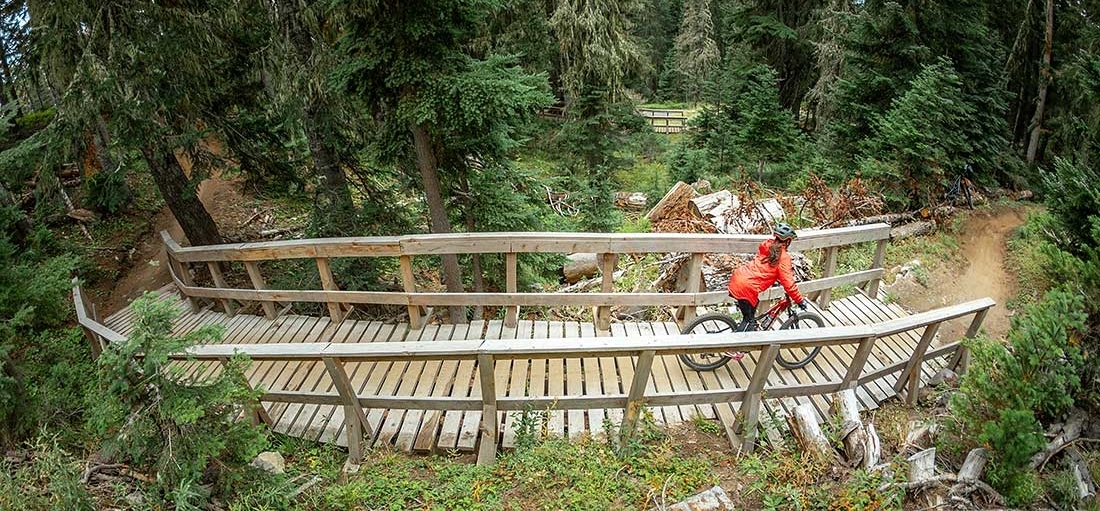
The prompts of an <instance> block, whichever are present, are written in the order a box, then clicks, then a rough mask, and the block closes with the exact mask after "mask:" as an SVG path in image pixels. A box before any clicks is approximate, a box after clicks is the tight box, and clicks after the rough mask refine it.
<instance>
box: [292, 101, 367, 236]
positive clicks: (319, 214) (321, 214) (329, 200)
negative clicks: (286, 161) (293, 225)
mask: <svg viewBox="0 0 1100 511" xmlns="http://www.w3.org/2000/svg"><path fill="white" fill-rule="evenodd" d="M316 108H318V107H317V105H316V104H315V102H314V101H312V100H311V104H310V105H309V107H307V108H306V109H305V112H303V114H304V115H303V118H302V124H303V125H304V126H305V131H306V138H307V139H308V140H309V153H310V156H311V157H312V158H313V171H314V173H315V174H316V176H317V188H316V189H315V191H314V199H313V209H314V215H316V218H317V219H318V220H319V221H315V222H314V226H315V230H316V231H317V232H316V235H318V236H321V237H331V236H350V235H352V234H354V232H352V231H353V229H354V223H355V222H354V218H355V214H354V213H355V207H354V205H353V204H352V201H351V192H350V191H349V190H348V178H347V176H346V175H345V174H344V169H343V168H342V167H341V166H340V164H339V161H338V158H337V156H336V151H335V150H334V149H333V147H332V146H331V145H330V144H328V142H326V140H325V137H324V134H323V133H321V129H320V123H318V121H317V112H316V110H315V109H316ZM322 219H323V220H322Z"/></svg>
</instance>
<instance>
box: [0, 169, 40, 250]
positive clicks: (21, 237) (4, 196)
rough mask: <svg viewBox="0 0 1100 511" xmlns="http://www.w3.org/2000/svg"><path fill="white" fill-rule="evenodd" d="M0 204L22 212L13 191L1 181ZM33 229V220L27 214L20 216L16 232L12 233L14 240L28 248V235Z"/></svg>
mask: <svg viewBox="0 0 1100 511" xmlns="http://www.w3.org/2000/svg"><path fill="white" fill-rule="evenodd" d="M0 206H7V207H9V208H11V209H12V210H13V211H15V212H17V213H22V210H21V209H20V208H19V204H18V203H16V201H15V197H13V196H12V194H11V192H9V191H8V189H7V188H5V187H4V183H0ZM31 230H32V226H31V221H30V220H29V219H28V218H27V216H26V215H22V216H20V218H19V219H18V220H16V221H15V232H13V233H12V242H14V243H15V244H16V245H17V246H19V247H22V248H26V242H27V237H28V236H30V235H31Z"/></svg>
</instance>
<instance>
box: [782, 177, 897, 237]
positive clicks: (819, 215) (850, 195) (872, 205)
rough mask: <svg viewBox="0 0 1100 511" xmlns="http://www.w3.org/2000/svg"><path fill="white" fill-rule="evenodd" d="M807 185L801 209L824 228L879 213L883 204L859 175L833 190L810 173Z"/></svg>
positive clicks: (880, 198)
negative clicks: (803, 205) (803, 204)
mask: <svg viewBox="0 0 1100 511" xmlns="http://www.w3.org/2000/svg"><path fill="white" fill-rule="evenodd" d="M808 184H809V186H807V187H806V191H805V192H803V195H802V197H803V198H804V199H805V201H806V202H805V207H804V208H803V210H804V211H805V212H806V213H807V214H809V215H810V217H811V218H813V219H814V222H815V223H816V224H817V225H820V226H822V227H823V228H824V227H833V226H836V225H837V224H842V223H843V222H847V221H853V220H859V219H861V218H865V217H869V216H874V215H880V214H882V210H883V208H884V207H885V203H884V202H883V200H882V197H881V196H880V195H879V194H877V193H873V192H871V191H870V190H868V189H867V185H866V184H865V183H864V182H863V180H862V179H860V178H858V177H857V178H854V179H851V180H849V181H848V182H847V183H844V185H842V186H841V187H840V188H837V189H836V190H833V189H832V188H829V186H828V185H827V184H826V183H825V180H823V179H821V178H820V177H818V176H816V175H814V174H810V178H809V183H808Z"/></svg>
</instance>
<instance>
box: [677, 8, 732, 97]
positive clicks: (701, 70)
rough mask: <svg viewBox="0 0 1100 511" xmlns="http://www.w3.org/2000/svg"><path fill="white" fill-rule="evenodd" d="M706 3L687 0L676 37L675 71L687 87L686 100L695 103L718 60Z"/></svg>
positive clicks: (712, 26)
mask: <svg viewBox="0 0 1100 511" xmlns="http://www.w3.org/2000/svg"><path fill="white" fill-rule="evenodd" d="M709 3H710V2H709V1H708V0H687V1H686V2H685V3H684V19H683V21H682V22H681V23H680V34H679V35H677V36H676V62H677V71H679V73H680V75H682V76H683V77H684V81H685V83H687V89H688V90H687V92H688V95H689V99H690V100H691V101H693V102H698V101H699V96H700V94H701V93H702V90H703V83H705V82H706V81H707V80H708V79H709V78H710V77H711V75H712V74H713V73H714V70H715V69H716V68H717V67H718V63H719V61H720V59H721V56H720V55H719V54H718V44H717V43H715V42H714V38H713V37H714V24H713V22H712V21H711V19H710V6H709V5H708V4H709Z"/></svg>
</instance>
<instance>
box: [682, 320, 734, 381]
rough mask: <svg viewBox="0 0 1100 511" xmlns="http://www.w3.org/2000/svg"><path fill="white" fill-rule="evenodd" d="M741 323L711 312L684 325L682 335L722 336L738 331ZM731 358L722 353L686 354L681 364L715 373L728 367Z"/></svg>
mask: <svg viewBox="0 0 1100 511" xmlns="http://www.w3.org/2000/svg"><path fill="white" fill-rule="evenodd" d="M738 324H739V322H738V321H737V320H736V319H734V318H732V317H730V316H728V315H726V314H722V313H720V312H709V313H707V314H703V315H702V316H699V317H696V318H695V319H693V320H691V321H690V322H688V324H686V325H684V328H682V329H681V330H680V333H682V334H721V333H725V332H735V331H737V326H738ZM729 361H730V358H729V357H727V356H725V355H723V354H721V353H684V354H682V355H680V362H683V363H684V365H686V366H688V367H690V368H692V369H694V370H696V371H713V370H715V369H718V368H719V367H722V366H724V365H726V363H728V362H729Z"/></svg>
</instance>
